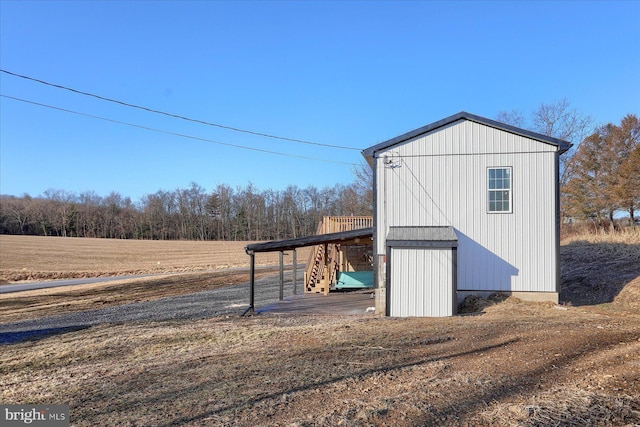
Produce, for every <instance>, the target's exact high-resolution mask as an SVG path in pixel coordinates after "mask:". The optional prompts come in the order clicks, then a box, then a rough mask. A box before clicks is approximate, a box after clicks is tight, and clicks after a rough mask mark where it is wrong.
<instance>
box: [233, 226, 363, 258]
mask: <svg viewBox="0 0 640 427" xmlns="http://www.w3.org/2000/svg"><path fill="white" fill-rule="evenodd" d="M367 238H368V239H372V238H373V228H360V229H358V230H350V231H341V232H338V233H328V234H318V235H315V236H308V237H298V238H295V239H284V240H273V241H271V242H264V243H253V244H250V245H247V246H246V247H245V251H246V252H247V254H249V255H250V254H251V253H256V252H276V251H291V250H294V249H296V248H302V247H305V246H315V245H323V244H329V243H340V244H342V245H349V244H351V245H356V244H361V243H362V242H363V241H364V240H365V239H367Z"/></svg>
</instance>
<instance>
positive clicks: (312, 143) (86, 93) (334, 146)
mask: <svg viewBox="0 0 640 427" xmlns="http://www.w3.org/2000/svg"><path fill="white" fill-rule="evenodd" d="M0 71H1V72H3V73H5V74H9V75H10V76H14V77H19V78H21V79H26V80H31V81H34V82H36V83H41V84H43V85H47V86H51V87H55V88H58V89H64V90H68V91H70V92H74V93H77V94H80V95H85V96H90V97H93V98H97V99H100V100H102V101H108V102H113V103H116V104H120V105H124V106H125V107H131V108H137V109H139V110H144V111H148V112H150V113H156V114H162V115H165V116H168V117H173V118H176V119H181V120H186V121H189V122H194V123H199V124H203V125H207V126H215V127H218V128H222V129H227V130H232V131H234V132H243V133H248V134H251V135H256V136H263V137H265V138H273V139H280V140H283V141H290V142H297V143H300V144H309V145H318V146H321V147H329V148H339V149H342V150H356V151H361V150H360V149H359V148H353V147H345V146H342V145H331V144H321V143H319V142H312V141H305V140H302V139H295V138H287V137H284V136H277V135H271V134H268V133H262V132H255V131H252V130H246V129H240V128H236V127H232V126H225V125H221V124H218V123H211V122H206V121H204V120H198V119H192V118H189V117H185V116H180V115H177V114H172V113H167V112H164V111H160V110H154V109H152V108H148V107H142V106H140V105H135V104H130V103H128V102H124V101H118V100H117V99H112V98H107V97H104V96H100V95H96V94H93V93H89V92H83V91H81V90H78V89H73V88H70V87H67V86H62V85H58V84H54V83H49V82H46V81H44V80H40V79H36V78H34V77H29V76H25V75H22V74H17V73H13V72H11V71H7V70H3V69H0Z"/></svg>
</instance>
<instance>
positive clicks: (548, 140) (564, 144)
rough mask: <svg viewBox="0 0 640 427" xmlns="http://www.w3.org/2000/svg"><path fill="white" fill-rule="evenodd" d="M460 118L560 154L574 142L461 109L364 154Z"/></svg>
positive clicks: (369, 149)
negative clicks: (552, 149) (527, 139)
mask: <svg viewBox="0 0 640 427" xmlns="http://www.w3.org/2000/svg"><path fill="white" fill-rule="evenodd" d="M458 120H470V121H472V122H476V123H480V124H483V125H486V126H489V127H492V128H496V129H500V130H503V131H505V132H510V133H513V134H516V135H520V136H524V137H526V138H531V139H534V140H536V141H540V142H542V143H544V144H550V145H553V146H556V147H558V151H559V153H560V154H562V153H564V152H565V151H567V150H568V149H569V148H571V146H572V144H571V143H570V142H568V141H564V140H562V139H558V138H554V137H551V136H546V135H543V134H541V133H537V132H532V131H529V130H526V129H521V128H518V127H515V126H511V125H508V124H505V123H501V122H497V121H495V120H491V119H487V118H484V117H480V116H476V115H475V114H470V113H467V112H465V111H461V112H459V113H458V114H454V115H453V116H449V117H447V118H444V119H442V120H438V121H437V122H433V123H431V124H429V125H426V126H423V127H421V128H418V129H415V130H412V131H411V132H407V133H405V134H403V135H400V136H397V137H395V138H391V139H390V140H388V141H384V142H381V143H380V144H376V145H374V146H372V147H369V148H367V149H365V150H363V151H362V154H363V155H364V156H365V157H373V156H374V154H375V153H376V152H377V151H381V150H386V149H387V148H390V147H392V146H394V145H397V144H400V143H402V142H405V141H407V140H409V139H412V138H415V137H417V136H420V135H423V134H425V133H428V132H432V131H434V130H437V129H439V128H441V127H444V126H447V125H449V124H451V123H453V122H456V121H458Z"/></svg>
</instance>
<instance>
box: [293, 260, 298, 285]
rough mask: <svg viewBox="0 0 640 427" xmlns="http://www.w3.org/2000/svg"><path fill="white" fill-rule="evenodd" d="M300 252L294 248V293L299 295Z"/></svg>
mask: <svg viewBox="0 0 640 427" xmlns="http://www.w3.org/2000/svg"><path fill="white" fill-rule="evenodd" d="M297 264H298V254H297V252H296V250H295V249H294V250H293V294H294V295H298V278H297V277H296V276H297V275H298V265H297Z"/></svg>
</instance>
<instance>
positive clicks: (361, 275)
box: [336, 271, 373, 289]
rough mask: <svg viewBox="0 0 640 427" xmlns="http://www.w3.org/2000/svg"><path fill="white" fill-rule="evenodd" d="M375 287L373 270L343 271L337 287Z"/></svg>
mask: <svg viewBox="0 0 640 427" xmlns="http://www.w3.org/2000/svg"><path fill="white" fill-rule="evenodd" d="M358 288H373V271H342V272H340V275H339V276H338V282H337V283H336V289H358Z"/></svg>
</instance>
